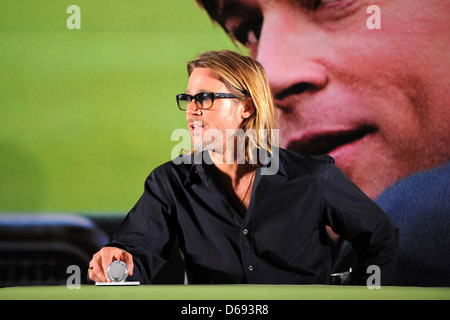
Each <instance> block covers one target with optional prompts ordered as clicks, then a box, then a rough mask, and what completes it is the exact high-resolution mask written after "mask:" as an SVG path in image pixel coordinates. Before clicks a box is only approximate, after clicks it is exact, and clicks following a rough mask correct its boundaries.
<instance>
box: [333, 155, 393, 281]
mask: <svg viewBox="0 0 450 320" xmlns="http://www.w3.org/2000/svg"><path fill="white" fill-rule="evenodd" d="M324 188H325V193H324V194H325V223H326V224H327V225H330V226H331V228H332V229H333V231H335V232H336V233H337V234H339V235H340V236H342V237H343V238H344V239H346V240H347V241H349V242H351V244H352V246H353V248H354V250H355V252H356V256H357V265H356V266H354V268H353V270H352V281H351V283H353V284H359V285H366V281H367V278H368V277H369V276H370V275H371V274H372V272H368V267H369V266H371V265H375V266H378V267H379V268H380V271H381V272H380V275H381V277H380V284H381V285H388V284H390V282H391V280H392V277H393V274H394V269H395V264H396V260H397V252H398V237H399V234H398V233H399V230H398V228H397V227H396V226H395V225H394V224H393V223H392V221H391V219H390V218H389V216H388V215H387V214H386V213H385V212H384V211H383V210H382V209H381V208H380V207H379V206H378V205H377V204H376V203H375V202H374V201H372V200H371V199H370V198H369V197H368V196H367V195H366V194H364V193H363V192H362V191H361V190H360V189H359V188H358V187H357V186H356V185H355V184H354V183H353V182H352V181H351V180H350V179H349V178H348V177H347V176H346V175H345V174H344V173H343V172H342V171H341V170H340V169H339V168H337V167H336V166H335V165H334V164H331V163H329V164H327V165H326V166H325V170H324ZM369 270H370V269H369Z"/></svg>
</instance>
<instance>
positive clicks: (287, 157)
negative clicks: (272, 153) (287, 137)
mask: <svg viewBox="0 0 450 320" xmlns="http://www.w3.org/2000/svg"><path fill="white" fill-rule="evenodd" d="M279 154H280V159H281V160H282V161H284V162H287V163H289V162H293V163H297V164H298V163H299V162H300V163H309V164H323V163H329V164H334V162H335V161H334V158H332V157H330V156H329V155H326V154H323V155H313V154H308V153H304V152H300V151H296V150H288V149H283V148H279Z"/></svg>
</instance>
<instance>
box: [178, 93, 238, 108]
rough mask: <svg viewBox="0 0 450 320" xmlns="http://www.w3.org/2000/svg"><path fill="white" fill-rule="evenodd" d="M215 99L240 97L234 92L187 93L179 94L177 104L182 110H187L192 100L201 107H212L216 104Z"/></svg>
mask: <svg viewBox="0 0 450 320" xmlns="http://www.w3.org/2000/svg"><path fill="white" fill-rule="evenodd" d="M215 99H238V97H236V96H235V95H234V94H232V93H216V92H200V93H197V94H196V95H193V96H191V95H190V94H187V93H181V94H177V105H178V108H179V109H180V110H182V111H186V108H187V106H188V105H189V103H191V101H192V100H195V104H196V105H197V108H199V109H210V108H212V106H213V105H214V100H215Z"/></svg>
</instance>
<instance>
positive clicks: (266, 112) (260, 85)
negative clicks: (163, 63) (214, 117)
mask: <svg viewBox="0 0 450 320" xmlns="http://www.w3.org/2000/svg"><path fill="white" fill-rule="evenodd" d="M195 68H209V69H211V70H213V71H214V72H215V73H216V74H217V75H218V76H219V77H220V78H221V79H222V81H223V82H224V83H225V85H226V86H227V87H228V88H229V89H230V91H231V92H232V93H233V94H234V95H236V96H237V97H238V98H239V99H242V100H244V99H247V98H251V99H252V101H253V105H254V107H255V111H254V112H253V114H252V115H251V116H250V117H249V118H247V119H245V121H244V122H243V124H242V127H241V128H242V129H243V130H244V132H248V131H249V130H251V129H252V132H254V133H255V134H250V135H248V136H247V137H248V142H247V143H246V147H245V149H246V150H245V153H246V154H245V156H246V160H247V161H249V162H250V163H257V159H254V157H255V154H256V152H254V151H256V150H257V149H258V148H263V149H266V150H267V151H268V152H270V153H272V149H271V146H272V145H273V143H275V141H273V140H272V134H273V130H274V129H275V126H276V124H277V121H276V116H275V105H274V102H273V96H272V92H271V90H270V87H269V81H268V79H267V74H266V71H265V70H264V67H263V66H262V65H261V64H260V63H259V62H258V61H256V60H254V59H252V58H251V57H248V56H243V55H241V54H239V53H236V52H234V51H230V50H223V51H208V52H204V53H202V54H200V55H199V56H198V57H197V58H196V59H195V60H193V61H190V62H188V64H187V70H188V74H189V76H190V75H191V73H192V71H193V70H194V69H195ZM261 133H265V134H266V136H265V137H262V135H261Z"/></svg>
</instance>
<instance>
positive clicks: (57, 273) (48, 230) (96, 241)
mask: <svg viewBox="0 0 450 320" xmlns="http://www.w3.org/2000/svg"><path fill="white" fill-rule="evenodd" d="M107 241H108V235H107V234H105V232H103V231H102V230H100V229H99V228H98V227H97V225H96V224H95V223H93V222H92V221H91V220H90V219H88V218H87V217H83V216H79V215H71V214H0V287H8V286H28V285H61V284H66V281H67V278H68V277H69V276H70V274H68V273H67V267H68V266H70V265H76V266H79V267H80V270H81V275H80V276H81V278H80V280H81V283H86V273H87V268H88V264H89V261H90V260H91V258H92V255H93V254H94V253H95V252H97V251H98V250H99V249H100V248H101V247H102V246H103V245H104V244H105V243H106V242H107Z"/></svg>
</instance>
